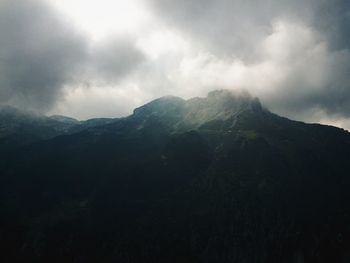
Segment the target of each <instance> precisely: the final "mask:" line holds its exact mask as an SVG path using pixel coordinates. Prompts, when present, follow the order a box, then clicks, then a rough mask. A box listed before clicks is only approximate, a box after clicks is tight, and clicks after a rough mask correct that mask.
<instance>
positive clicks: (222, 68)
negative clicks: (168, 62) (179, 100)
mask: <svg viewBox="0 0 350 263" xmlns="http://www.w3.org/2000/svg"><path fill="white" fill-rule="evenodd" d="M150 2H151V4H152V6H153V8H154V10H155V12H156V13H157V14H158V15H159V16H161V17H163V20H164V21H165V22H166V23H167V24H168V26H169V27H172V28H173V29H174V30H177V31H178V32H181V33H183V34H184V35H185V36H186V37H188V38H191V43H192V45H193V46H195V47H196V48H197V50H199V51H201V52H199V54H198V55H197V56H192V57H188V56H187V57H185V58H184V59H183V61H182V63H181V67H180V71H181V70H182V71H185V72H187V73H186V76H192V77H193V78H191V77H188V78H187V80H189V79H192V80H193V81H190V83H192V87H193V86H197V89H198V90H207V89H208V87H215V86H216V87H220V88H221V87H226V88H229V87H231V88H233V89H235V88H246V89H248V90H250V91H251V92H252V93H253V94H255V95H257V96H259V97H260V98H261V99H262V100H263V101H264V102H265V104H266V105H267V106H268V107H270V108H271V109H272V110H273V111H276V112H277V113H281V114H283V115H287V116H289V117H293V118H302V119H304V120H308V121H313V120H314V119H315V115H314V114H311V113H312V112H315V111H318V112H322V114H324V115H325V116H328V117H327V118H328V119H331V118H349V117H350V106H349V105H350V75H349V72H350V52H349V47H350V42H349V40H350V38H349V28H350V12H349V11H348V10H350V9H349V7H350V6H349V5H350V3H349V2H348V1H343V0H336V1H325V0H318V1H316V0H306V1H304V0H303V1H301V0H296V1H286V0H282V1H281V0H278V1H277V0H269V1H258V0H250V1H243V0H233V1H232V0H218V1H211V0H206V1H200V0H189V1H185V0H180V1H170V0H162V1H160V0H150ZM183 76H184V75H183ZM183 76H181V77H180V79H182V81H181V82H182V83H185V82H186V79H184V78H183ZM194 76H195V77H194ZM195 80H197V84H195ZM318 119H319V118H318ZM324 119H326V118H324Z"/></svg>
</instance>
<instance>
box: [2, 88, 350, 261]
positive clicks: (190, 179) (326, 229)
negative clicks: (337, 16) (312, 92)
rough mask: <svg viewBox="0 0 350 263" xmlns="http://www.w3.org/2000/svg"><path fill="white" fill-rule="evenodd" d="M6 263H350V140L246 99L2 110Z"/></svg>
mask: <svg viewBox="0 0 350 263" xmlns="http://www.w3.org/2000/svg"><path fill="white" fill-rule="evenodd" d="M0 157H1V159H0V214H1V215H2V216H1V217H0V245H1V247H2V252H1V253H0V260H1V262H28V261H29V262H198V263H199V262H238V263H241V262H242V263H243V262H269V263H271V262H278V263H283V262H286V263H287V262H290V263H299V262H310V263H313V262H348V261H349V260H350V223H349V222H350V206H349V202H350V191H349V189H350V162H349V161H350V159H349V157H350V133H349V132H348V131H345V130H343V129H340V128H336V127H332V126H325V125H320V124H307V123H303V122H298V121H293V120H289V119H287V118H284V117H280V116H278V115H276V114H274V113H271V112H270V111H269V110H268V109H267V108H265V107H264V106H263V105H262V104H261V103H260V101H259V99H257V98H254V97H252V96H251V95H249V94H247V93H244V92H236V93H233V92H231V91H227V90H217V91H213V92H210V93H209V94H208V96H207V97H205V98H193V99H189V100H184V99H181V98H178V97H173V96H167V97H162V98H159V99H156V100H154V101H151V102H150V103H147V104H145V105H143V106H141V107H139V108H137V109H135V110H134V112H133V114H131V115H130V116H128V117H124V118H116V119H93V120H88V121H78V120H75V119H72V118H68V117H64V116H51V117H45V116H40V115H35V114H32V113H25V112H22V111H19V110H17V109H13V108H10V107H6V108H2V109H1V110H0Z"/></svg>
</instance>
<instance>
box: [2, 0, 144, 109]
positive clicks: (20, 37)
mask: <svg viewBox="0 0 350 263" xmlns="http://www.w3.org/2000/svg"><path fill="white" fill-rule="evenodd" d="M129 42H130V41H127V40H124V39H123V40H121V41H120V43H118V41H115V40H113V41H110V42H108V41H106V43H104V44H103V45H100V46H98V45H94V46H93V47H91V45H90V43H89V40H88V38H87V37H86V36H85V35H83V34H82V33H80V32H79V31H78V30H77V29H75V28H74V27H72V23H71V22H70V21H66V20H64V17H63V16H62V15H61V14H58V13H56V12H55V11H54V10H53V9H52V7H51V6H49V5H48V4H45V3H44V2H43V1H37V0H4V1H1V3H0V103H6V104H12V105H14V106H17V107H21V108H25V109H31V110H34V111H44V112H45V111H47V110H49V109H50V108H51V107H52V106H54V105H55V104H56V103H57V101H58V100H60V99H61V98H62V96H63V95H62V91H63V87H64V86H65V85H72V83H74V82H89V81H90V80H91V79H96V78H100V79H102V78H106V77H108V79H109V80H111V81H117V80H118V78H120V77H121V76H122V75H125V74H127V73H128V72H129V71H131V70H132V68H133V66H134V65H135V64H138V63H139V62H140V61H141V60H142V55H141V54H140V52H138V51H137V50H136V48H134V47H133V46H132V45H131V44H130V43H129Z"/></svg>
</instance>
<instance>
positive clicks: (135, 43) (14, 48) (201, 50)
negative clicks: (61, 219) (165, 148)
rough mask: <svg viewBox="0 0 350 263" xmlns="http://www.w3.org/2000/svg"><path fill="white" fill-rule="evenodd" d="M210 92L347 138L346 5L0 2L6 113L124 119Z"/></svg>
mask: <svg viewBox="0 0 350 263" xmlns="http://www.w3.org/2000/svg"><path fill="white" fill-rule="evenodd" d="M215 89H230V90H233V91H234V90H241V89H243V90H248V91H249V92H250V93H251V94H252V95H253V96H257V97H259V99H260V100H261V102H262V103H263V104H264V105H265V106H266V107H267V108H269V109H270V110H271V111H273V112H275V113H278V114H280V115H283V116H286V117H289V118H292V119H298V120H302V121H307V122H319V123H324V124H331V125H336V126H339V127H343V128H345V129H349V130H350V2H349V1H347V0H332V1H329V0H293V1H292V0H265V1H262V0H177V1H174V0H127V1H126V0H0V104H8V105H12V106H15V107H19V108H22V109H25V110H31V111H35V112H39V113H44V114H48V115H50V114H61V115H68V116H72V117H75V118H78V119H87V118H93V117H121V116H126V115H129V114H131V113H132V111H133V109H134V108H135V107H138V106H140V105H142V104H144V103H146V102H148V101H150V100H152V99H155V98H158V97H160V96H164V95H175V96H180V97H183V98H191V97H195V96H205V95H206V94H207V93H208V92H209V91H211V90H215Z"/></svg>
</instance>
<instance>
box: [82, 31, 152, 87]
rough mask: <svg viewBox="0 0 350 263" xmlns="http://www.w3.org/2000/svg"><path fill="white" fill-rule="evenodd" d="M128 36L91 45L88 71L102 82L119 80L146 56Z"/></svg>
mask: <svg viewBox="0 0 350 263" xmlns="http://www.w3.org/2000/svg"><path fill="white" fill-rule="evenodd" d="M134 42H135V39H133V38H130V37H128V36H125V37H118V38H111V39H108V40H107V41H103V42H102V43H99V44H97V45H94V46H93V47H91V49H90V52H89V63H88V65H87V66H88V68H89V69H88V71H87V73H88V74H89V75H91V76H92V77H94V78H95V79H96V80H97V81H98V82H102V84H110V83H114V82H116V81H118V80H119V79H120V78H121V77H122V76H125V75H127V74H128V73H131V72H132V71H134V70H136V68H137V65H139V64H141V63H142V62H143V61H144V60H145V59H146V58H145V56H144V54H143V53H142V52H141V51H140V50H138V49H137V47H136V46H135V44H134Z"/></svg>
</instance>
